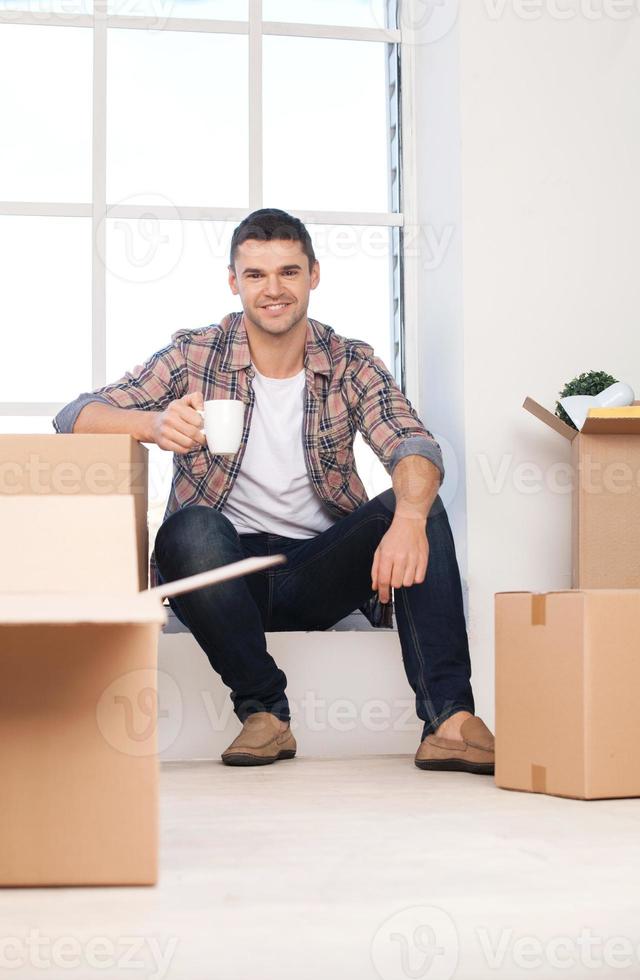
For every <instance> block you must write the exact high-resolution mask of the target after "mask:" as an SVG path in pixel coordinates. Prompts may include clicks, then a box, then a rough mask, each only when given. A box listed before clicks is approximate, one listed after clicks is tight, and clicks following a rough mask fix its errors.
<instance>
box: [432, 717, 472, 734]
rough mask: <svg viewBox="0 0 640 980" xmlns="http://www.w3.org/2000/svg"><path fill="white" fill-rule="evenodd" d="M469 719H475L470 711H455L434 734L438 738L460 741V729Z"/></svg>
mask: <svg viewBox="0 0 640 980" xmlns="http://www.w3.org/2000/svg"><path fill="white" fill-rule="evenodd" d="M467 718H473V715H472V713H471V712H470V711H454V713H453V714H452V715H449V717H448V718H445V720H444V721H443V722H441V723H440V725H438V727H437V728H436V730H435V731H434V733H433V734H434V735H437V736H438V738H452V739H459V738H460V729H461V728H462V725H463V723H464V722H465V721H466V720H467Z"/></svg>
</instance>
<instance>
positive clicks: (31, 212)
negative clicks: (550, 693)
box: [0, 0, 421, 416]
mask: <svg viewBox="0 0 640 980" xmlns="http://www.w3.org/2000/svg"><path fill="white" fill-rule="evenodd" d="M403 2H406V3H407V4H408V5H411V4H413V3H414V2H415V0H399V5H400V4H402V3H403ZM248 4H249V16H248V20H247V21H226V20H200V19H198V20H196V19H187V18H173V17H171V18H165V20H164V21H159V20H158V18H157V17H138V16H129V15H121V14H117V15H116V14H108V13H107V0H94V13H93V14H92V15H91V14H78V15H75V16H69V15H67V14H64V15H60V14H39V13H29V12H17V11H2V12H0V25H2V24H3V23H10V24H27V25H29V24H31V25H37V26H51V27H67V28H78V29H93V96H92V100H93V105H92V113H93V134H92V203H87V204H73V203H45V202H34V201H21V202H12V201H0V215H25V216H42V217H65V218H76V217H84V218H91V219H92V232H93V234H92V326H91V331H92V345H91V350H92V354H91V386H92V388H93V389H95V388H99V387H101V386H103V385H104V384H106V383H107V381H108V379H107V377H106V364H107V330H106V269H105V266H104V263H103V260H102V256H104V254H105V230H106V220H105V219H107V218H134V219H135V218H139V217H141V216H142V215H143V214H148V212H149V207H148V206H144V205H113V206H108V205H107V199H106V179H107V155H106V153H107V147H106V100H107V30H108V29H109V30H111V29H118V28H121V29H122V28H124V29H134V30H167V31H197V32H199V33H207V34H240V35H248V39H249V210H251V211H253V210H256V209H257V208H260V207H262V206H263V196H262V185H263V139H262V135H263V134H262V123H263V120H262V37H263V36H264V35H277V36H280V37H310V38H328V39H334V40H335V39H337V40H349V41H379V42H380V41H381V42H386V43H388V44H390V45H397V48H389V51H390V52H395V51H398V52H399V60H400V64H401V68H402V85H401V86H399V87H400V92H399V99H398V111H399V119H397V120H395V119H390V126H391V131H392V133H395V136H394V139H395V140H397V152H396V157H395V159H396V160H398V161H399V171H400V172H399V173H398V172H396V173H393V172H392V170H391V171H390V173H391V178H392V179H391V188H390V191H391V193H390V198H391V204H392V208H393V210H390V211H386V212H364V211H339V212H333V211H295V212H294V213H295V214H296V216H297V217H299V218H300V219H301V220H302V221H304V222H305V223H307V224H331V225H353V226H371V225H374V226H381V227H388V228H390V229H392V230H395V231H393V232H392V233H393V235H394V240H395V246H396V249H397V252H396V257H397V260H398V262H397V263H396V268H395V269H392V271H391V275H392V299H393V303H394V306H395V319H396V334H397V336H396V344H395V350H394V352H393V356H392V364H390V365H389V367H390V368H391V370H395V373H396V377H398V380H399V381H401V382H402V385H403V389H404V391H405V392H406V394H407V396H408V397H409V398H410V400H411V401H412V403H413V405H414V406H415V408H416V409H417V411H418V412H420V405H419V391H420V385H419V370H420V363H421V362H420V357H419V356H420V343H419V340H420V338H419V330H418V266H417V262H416V261H415V259H414V257H413V256H407V255H406V254H405V248H404V241H405V236H404V231H406V229H407V228H413V229H415V228H417V217H416V214H417V212H416V191H417V175H416V168H415V153H416V151H415V119H414V97H413V80H414V48H413V45H412V44H410V43H406V42H405V41H403V37H402V32H401V30H399V29H393V28H386V29H385V28H364V27H341V26H332V25H316V24H293V23H277V22H273V21H264V22H263V21H262V0H248ZM401 22H402V21H401ZM392 67H393V66H392ZM396 67H397V66H396ZM393 74H394V73H393V71H392V72H391V75H392V76H393ZM388 75H389V72H388ZM391 84H392V85H393V84H399V76H398V73H397V72H396V73H395V76H394V77H392V81H391ZM393 169H395V168H393ZM153 211H154V214H157V217H158V218H166V219H183V220H187V221H188V220H196V221H203V220H205V221H206V220H210V221H232V222H233V221H238V222H239V221H241V220H242V219H243V218H244V217H245V215H246V214H247V211H246V209H244V208H215V207H170V206H168V205H167V206H166V207H162V206H158V205H154V206H153ZM392 264H393V263H392ZM62 407H63V403H62V402H34V401H28V402H2V401H0V416H7V415H25V416H49V415H51V416H53V415H55V414H56V413H57V412H58V411H59V410H60V409H61V408H62Z"/></svg>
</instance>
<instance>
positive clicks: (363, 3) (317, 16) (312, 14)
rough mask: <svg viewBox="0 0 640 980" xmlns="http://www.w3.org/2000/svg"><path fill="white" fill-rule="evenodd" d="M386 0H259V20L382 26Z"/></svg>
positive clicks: (384, 24)
mask: <svg viewBox="0 0 640 980" xmlns="http://www.w3.org/2000/svg"><path fill="white" fill-rule="evenodd" d="M385 8H386V0H263V3H262V17H263V20H275V21H292V22H293V23H297V24H339V25H342V26H345V25H346V26H349V27H386V26H387V23H386V20H385V17H386V14H385Z"/></svg>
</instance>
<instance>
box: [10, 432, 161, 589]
mask: <svg viewBox="0 0 640 980" xmlns="http://www.w3.org/2000/svg"><path fill="white" fill-rule="evenodd" d="M147 457H148V450H147V449H146V448H145V447H144V446H143V445H141V444H140V443H139V442H136V440H135V439H132V438H131V437H130V436H127V435H88V434H72V435H61V434H52V435H0V503H2V502H5V501H7V500H10V499H13V500H15V499H18V498H26V499H27V500H30V501H31V502H32V503H33V502H34V498H38V499H41V500H45V499H47V498H57V499H58V500H60V499H71V498H75V497H78V496H91V497H96V498H103V499H105V500H115V498H117V497H130V498H131V502H132V504H133V509H134V519H135V534H136V538H135V542H136V552H135V560H136V564H137V580H138V588H139V589H146V587H147V584H148V532H147V496H148V494H147ZM60 506H61V508H62V505H60ZM114 509H115V508H114ZM34 514H35V511H34ZM5 527H6V522H5V521H3V519H2V512H1V511H0V533H2V534H4V530H5ZM45 545H46V540H43V539H39V540H38V547H37V554H36V555H34V562H35V561H37V560H43V554H44V552H45V551H46V547H45ZM30 546H31V542H30V541H28V540H25V541H24V543H23V547H24V548H28V547H30ZM129 547H130V545H128V548H129ZM114 560H118V561H123V560H126V561H128V560H129V559H128V556H127V558H126V559H124V557H123V555H120V557H119V558H118V557H117V555H116V552H115V550H114ZM58 561H59V562H60V561H62V562H64V561H65V553H64V551H63V552H62V553H58ZM71 567H73V566H72V564H71V562H69V564H68V566H67V567H66V568H65V567H64V566H63V567H61V566H60V565H58V569H59V576H60V577H61V578H62V579H64V577H65V574H66V571H67V570H68V568H71ZM96 581H98V580H97V579H91V580H89V581H87V582H85V585H84V587H85V588H91V586H92V584H95V582H96Z"/></svg>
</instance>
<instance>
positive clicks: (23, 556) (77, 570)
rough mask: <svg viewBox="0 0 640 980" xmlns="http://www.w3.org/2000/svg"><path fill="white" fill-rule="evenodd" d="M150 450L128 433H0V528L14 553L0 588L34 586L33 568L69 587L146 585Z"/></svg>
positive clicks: (124, 588)
mask: <svg viewBox="0 0 640 980" xmlns="http://www.w3.org/2000/svg"><path fill="white" fill-rule="evenodd" d="M147 457H148V450H147V449H146V448H145V447H144V446H143V445H141V444H140V443H139V442H136V440H135V439H132V438H131V437H130V436H126V435H85V434H77V435H56V434H51V435H3V436H0V535H1V536H2V541H3V545H4V546H5V547H7V548H8V550H9V553H10V554H11V555H12V563H11V564H9V563H8V562H4V563H3V567H2V568H1V569H0V591H5V590H6V589H7V588H9V587H11V588H12V589H13V590H15V591H20V590H21V589H22V588H23V587H24V589H25V590H27V591H38V590H39V588H40V585H39V584H37V582H36V578H34V576H36V575H39V577H40V579H41V580H42V581H43V582H47V583H51V582H55V583H56V589H66V590H71V591H74V590H79V591H83V590H87V589H99V590H102V591H123V592H134V591H138V590H140V589H146V587H147V584H148V531H147V480H148V476H147ZM80 498H85V499H84V501H83V500H81V499H80ZM70 527H71V528H72V529H73V533H70V532H69V528H70ZM6 535H9V538H8V539H7V537H6ZM132 535H133V537H132ZM111 536H113V537H111ZM92 556H93V557H92ZM48 587H50V586H48Z"/></svg>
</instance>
